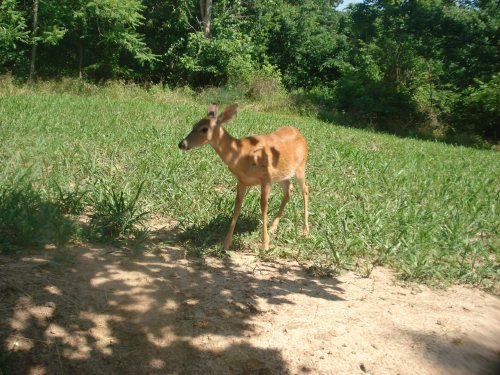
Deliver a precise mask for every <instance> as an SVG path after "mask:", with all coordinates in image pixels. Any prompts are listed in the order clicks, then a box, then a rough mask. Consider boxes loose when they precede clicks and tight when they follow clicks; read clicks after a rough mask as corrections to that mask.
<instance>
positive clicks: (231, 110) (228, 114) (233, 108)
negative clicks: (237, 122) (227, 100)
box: [217, 104, 238, 124]
mask: <svg viewBox="0 0 500 375" xmlns="http://www.w3.org/2000/svg"><path fill="white" fill-rule="evenodd" d="M237 109H238V104H231V105H230V106H229V107H227V108H226V109H225V110H224V112H222V113H221V114H220V116H219V117H218V118H217V123H218V124H223V123H225V122H228V121H230V120H231V119H232V118H233V117H234V116H235V115H236V112H237Z"/></svg>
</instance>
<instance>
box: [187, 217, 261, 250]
mask: <svg viewBox="0 0 500 375" xmlns="http://www.w3.org/2000/svg"><path fill="white" fill-rule="evenodd" d="M231 219H232V217H231V216H228V215H224V214H221V215H218V216H216V217H214V218H213V219H212V220H210V221H209V222H208V223H206V224H193V225H191V226H190V227H188V228H186V229H185V230H183V231H182V233H180V234H179V236H178V239H179V241H181V242H182V243H183V244H184V245H186V246H189V247H190V248H191V249H193V250H195V251H196V250H199V249H200V248H206V247H210V246H214V245H217V244H220V243H222V240H223V239H224V236H225V234H226V232H227V230H228V228H229V225H230V224H231ZM258 226H259V220H257V219H256V218H255V217H251V216H247V215H241V216H240V217H239V218H238V222H237V223H236V228H235V230H234V233H235V235H236V236H237V235H238V234H242V233H249V232H253V231H255V230H257V228H258ZM240 247H241V243H239V241H238V238H235V241H234V245H233V248H235V249H238V248H240Z"/></svg>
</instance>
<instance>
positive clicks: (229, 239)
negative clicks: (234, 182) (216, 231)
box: [222, 181, 247, 250]
mask: <svg viewBox="0 0 500 375" xmlns="http://www.w3.org/2000/svg"><path fill="white" fill-rule="evenodd" d="M246 191H247V187H246V186H245V185H243V184H242V183H241V182H239V181H238V186H237V191H236V202H235V204H234V213H233V219H232V220H231V224H230V225H229V230H228V231H227V235H226V239H225V240H224V243H223V244H222V249H223V250H228V249H229V248H230V247H231V244H232V243H233V232H234V227H235V226H236V222H237V221H238V216H239V215H240V212H241V205H242V204H243V198H245V193H246Z"/></svg>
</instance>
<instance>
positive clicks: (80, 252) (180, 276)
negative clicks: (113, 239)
mask: <svg viewBox="0 0 500 375" xmlns="http://www.w3.org/2000/svg"><path fill="white" fill-rule="evenodd" d="M65 254H66V255H65V257H64V259H58V258H57V257H55V258H54V255H53V254H52V255H51V254H49V253H47V254H46V255H45V256H40V255H37V256H27V257H23V258H13V257H0V314H1V315H0V339H1V341H2V345H3V349H2V353H0V354H1V355H0V364H1V368H2V371H3V372H4V374H66V373H71V374H204V375H206V374H365V373H366V374H416V373H418V374H481V373H484V374H494V373H495V370H498V368H496V369H495V366H496V365H497V364H498V362H499V359H500V357H499V354H500V302H499V299H498V298H497V297H494V296H491V295H489V294H487V293H485V292H482V291H479V290H476V289H471V288H464V287H454V288H452V289H450V290H448V291H433V290H430V289H428V288H426V287H421V286H420V287H413V288H409V287H402V286H399V285H396V284H395V283H394V277H393V275H392V274H391V272H390V271H388V270H386V269H382V268H379V269H376V270H375V271H374V272H373V274H372V276H371V277H370V278H362V277H360V276H358V275H356V274H354V273H347V274H345V275H343V276H341V277H338V278H329V279H318V278H314V277H311V276H309V275H308V274H307V273H306V272H304V270H303V269H302V268H301V267H300V265H298V264H297V263H295V262H291V261H285V260H276V261H273V262H262V261H259V260H257V259H256V258H255V257H254V256H252V255H251V254H241V253H233V254H232V255H231V257H230V258H228V259H225V260H217V259H206V260H205V261H203V260H200V259H184V251H183V250H182V249H180V248H176V247H171V246H167V245H165V244H161V243H160V244H159V245H158V246H157V248H156V249H155V251H154V252H150V253H147V254H144V255H140V256H138V257H135V258H127V257H125V256H123V254H119V253H113V252H110V249H109V248H100V247H79V246H74V247H72V248H70V249H68V251H67V252H65ZM54 259H56V260H57V261H54Z"/></svg>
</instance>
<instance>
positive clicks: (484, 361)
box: [406, 331, 500, 375]
mask: <svg viewBox="0 0 500 375" xmlns="http://www.w3.org/2000/svg"><path fill="white" fill-rule="evenodd" d="M406 333H407V334H408V335H409V336H410V337H411V338H412V340H413V341H414V342H415V343H416V344H417V345H418V346H420V347H422V349H423V350H422V351H423V353H425V356H426V357H427V358H428V359H429V360H431V361H433V362H435V363H437V364H439V366H440V367H442V368H445V369H448V371H449V373H450V374H453V373H464V372H468V373H470V374H483V375H494V374H500V353H497V354H498V357H497V359H496V361H495V360H492V358H491V348H490V347H488V346H486V345H484V344H482V343H480V342H477V341H475V340H472V339H470V338H467V337H460V336H456V337H448V338H446V337H443V336H440V335H437V334H425V333H421V332H412V331H409V332H406ZM478 363H479V364H481V365H482V366H481V368H478V365H477V364H478Z"/></svg>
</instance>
